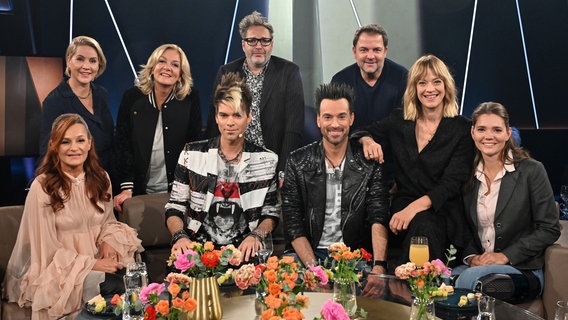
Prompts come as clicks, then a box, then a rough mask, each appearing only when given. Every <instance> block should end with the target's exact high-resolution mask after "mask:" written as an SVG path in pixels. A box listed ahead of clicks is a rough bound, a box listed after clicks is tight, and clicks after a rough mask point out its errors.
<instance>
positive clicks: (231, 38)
mask: <svg viewBox="0 0 568 320" xmlns="http://www.w3.org/2000/svg"><path fill="white" fill-rule="evenodd" d="M238 8H239V0H237V1H235V10H233V21H231V31H230V32H229V42H228V43H227V52H226V53H225V64H227V61H228V60H229V50H230V49H231V41H232V40H233V30H235V20H236V19H237V9H238Z"/></svg>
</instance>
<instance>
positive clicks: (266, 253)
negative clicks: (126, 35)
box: [256, 232, 274, 263]
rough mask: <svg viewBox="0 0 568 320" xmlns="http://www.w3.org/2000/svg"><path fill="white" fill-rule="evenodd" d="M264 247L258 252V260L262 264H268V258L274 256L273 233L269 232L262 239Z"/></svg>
mask: <svg viewBox="0 0 568 320" xmlns="http://www.w3.org/2000/svg"><path fill="white" fill-rule="evenodd" d="M261 242H262V247H261V248H260V249H259V250H258V251H257V252H256V254H257V255H258V258H259V259H260V263H266V261H267V260H268V257H270V255H271V254H272V251H273V250H274V245H273V243H272V233H270V232H267V233H266V234H265V235H264V238H262V241H261Z"/></svg>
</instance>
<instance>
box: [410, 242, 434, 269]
mask: <svg viewBox="0 0 568 320" xmlns="http://www.w3.org/2000/svg"><path fill="white" fill-rule="evenodd" d="M408 258H409V259H410V261H411V262H414V264H415V265H416V266H417V267H419V268H421V267H422V266H423V265H424V262H426V261H428V259H429V258H430V253H429V251H428V238H427V237H422V236H416V237H412V238H410V251H409V253H408Z"/></svg>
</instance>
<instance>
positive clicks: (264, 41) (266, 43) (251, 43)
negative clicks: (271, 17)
mask: <svg viewBox="0 0 568 320" xmlns="http://www.w3.org/2000/svg"><path fill="white" fill-rule="evenodd" d="M243 40H244V42H246V43H247V44H248V45H249V46H251V47H254V46H256V44H257V43H258V42H259V41H260V45H262V46H263V47H268V46H269V45H270V44H271V43H272V38H260V39H259V38H244V39H243Z"/></svg>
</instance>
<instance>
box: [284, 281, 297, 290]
mask: <svg viewBox="0 0 568 320" xmlns="http://www.w3.org/2000/svg"><path fill="white" fill-rule="evenodd" d="M284 283H285V284H287V285H288V288H290V290H293V289H294V287H295V286H296V282H294V281H292V280H290V279H285V280H284Z"/></svg>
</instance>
